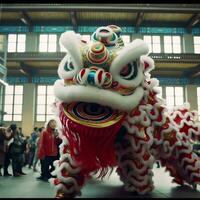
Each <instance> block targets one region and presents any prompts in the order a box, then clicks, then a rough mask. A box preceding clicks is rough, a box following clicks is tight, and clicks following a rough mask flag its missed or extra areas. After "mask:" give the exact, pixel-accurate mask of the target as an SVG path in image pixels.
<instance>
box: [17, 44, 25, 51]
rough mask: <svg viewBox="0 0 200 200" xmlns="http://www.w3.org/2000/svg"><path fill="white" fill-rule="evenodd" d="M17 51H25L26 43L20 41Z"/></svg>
mask: <svg viewBox="0 0 200 200" xmlns="http://www.w3.org/2000/svg"><path fill="white" fill-rule="evenodd" d="M17 52H25V43H18V45H17Z"/></svg>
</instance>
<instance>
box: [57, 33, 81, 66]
mask: <svg viewBox="0 0 200 200" xmlns="http://www.w3.org/2000/svg"><path fill="white" fill-rule="evenodd" d="M59 43H60V45H63V46H64V47H65V48H66V49H67V51H68V53H69V54H70V55H71V58H72V62H73V64H74V66H75V68H80V66H83V63H82V57H81V51H80V47H81V41H80V38H79V37H78V36H77V35H76V33H75V32H74V31H66V32H64V33H62V35H61V36H60V40H59Z"/></svg>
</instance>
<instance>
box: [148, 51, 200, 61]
mask: <svg viewBox="0 0 200 200" xmlns="http://www.w3.org/2000/svg"><path fill="white" fill-rule="evenodd" d="M149 56H150V57H151V58H152V59H154V60H155V61H158V62H190V63H196V62H200V54H165V53H161V54H160V53H159V54H152V53H151V54H150V55H149Z"/></svg>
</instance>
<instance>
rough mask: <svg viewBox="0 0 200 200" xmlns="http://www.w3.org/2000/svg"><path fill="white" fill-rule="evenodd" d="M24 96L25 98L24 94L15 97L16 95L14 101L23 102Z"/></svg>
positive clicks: (16, 102)
mask: <svg viewBox="0 0 200 200" xmlns="http://www.w3.org/2000/svg"><path fill="white" fill-rule="evenodd" d="M22 98H23V96H22V95H15V97H14V103H15V104H22Z"/></svg>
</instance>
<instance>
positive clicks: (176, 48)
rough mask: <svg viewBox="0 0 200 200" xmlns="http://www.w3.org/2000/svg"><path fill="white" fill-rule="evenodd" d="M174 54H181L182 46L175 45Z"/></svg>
mask: <svg viewBox="0 0 200 200" xmlns="http://www.w3.org/2000/svg"><path fill="white" fill-rule="evenodd" d="M173 53H181V47H180V45H173Z"/></svg>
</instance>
